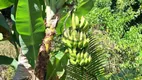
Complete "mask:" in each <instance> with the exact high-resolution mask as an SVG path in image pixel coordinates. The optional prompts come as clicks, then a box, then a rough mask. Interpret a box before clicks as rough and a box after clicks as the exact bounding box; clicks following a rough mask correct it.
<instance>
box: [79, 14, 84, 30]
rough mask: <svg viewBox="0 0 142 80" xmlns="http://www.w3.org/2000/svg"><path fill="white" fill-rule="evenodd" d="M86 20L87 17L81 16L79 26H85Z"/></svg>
mask: <svg viewBox="0 0 142 80" xmlns="http://www.w3.org/2000/svg"><path fill="white" fill-rule="evenodd" d="M84 22H85V18H84V17H83V16H81V21H80V26H79V27H80V28H83V25H84Z"/></svg>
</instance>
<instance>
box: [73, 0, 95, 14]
mask: <svg viewBox="0 0 142 80" xmlns="http://www.w3.org/2000/svg"><path fill="white" fill-rule="evenodd" d="M93 6H94V2H93V0H85V1H82V2H81V3H79V5H78V6H77V11H76V12H75V13H76V14H77V15H78V16H79V17H80V16H82V15H85V14H87V13H88V12H89V11H90V10H91V9H92V8H93Z"/></svg>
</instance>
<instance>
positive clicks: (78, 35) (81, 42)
mask: <svg viewBox="0 0 142 80" xmlns="http://www.w3.org/2000/svg"><path fill="white" fill-rule="evenodd" d="M62 41H63V43H65V45H66V46H68V47H70V48H71V47H78V48H85V47H87V45H88V43H89V38H87V37H86V34H85V33H83V32H77V30H70V31H69V29H67V30H66V31H65V32H64V34H63V38H62Z"/></svg>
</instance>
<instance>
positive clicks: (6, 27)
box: [0, 13, 10, 32]
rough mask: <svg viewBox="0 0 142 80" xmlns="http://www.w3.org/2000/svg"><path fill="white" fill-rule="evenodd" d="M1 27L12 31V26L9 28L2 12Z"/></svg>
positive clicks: (0, 16)
mask: <svg viewBox="0 0 142 80" xmlns="http://www.w3.org/2000/svg"><path fill="white" fill-rule="evenodd" d="M0 27H3V28H4V29H6V30H7V31H8V32H10V28H9V26H8V24H7V22H6V20H5V18H4V16H3V15H2V14H1V13H0Z"/></svg>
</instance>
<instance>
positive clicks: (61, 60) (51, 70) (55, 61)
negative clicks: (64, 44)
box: [46, 51, 68, 80]
mask: <svg viewBox="0 0 142 80" xmlns="http://www.w3.org/2000/svg"><path fill="white" fill-rule="evenodd" d="M67 62H68V56H67V54H64V53H63V52H61V51H59V52H58V53H57V54H56V55H55V56H54V57H52V58H50V62H49V63H48V72H47V76H46V79H47V80H49V79H51V78H53V77H56V76H58V77H59V78H61V77H62V76H63V75H64V73H65V67H66V65H67Z"/></svg>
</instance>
